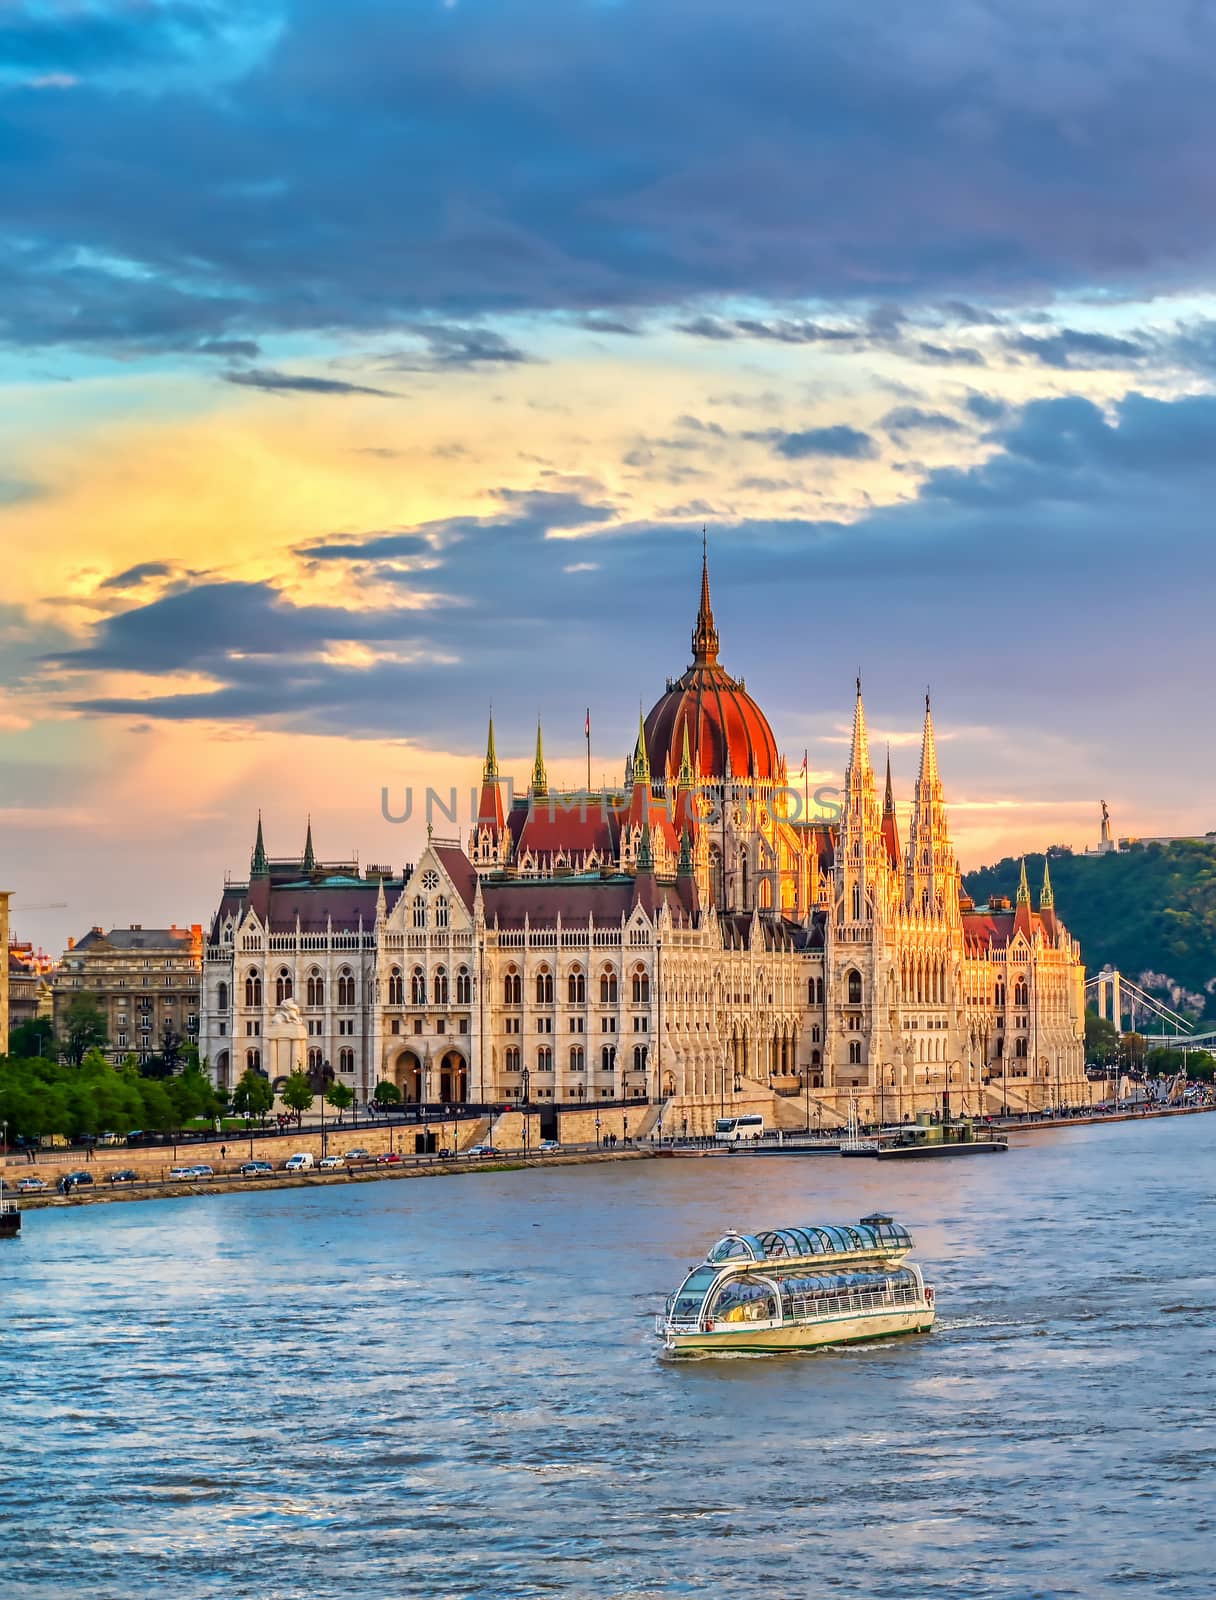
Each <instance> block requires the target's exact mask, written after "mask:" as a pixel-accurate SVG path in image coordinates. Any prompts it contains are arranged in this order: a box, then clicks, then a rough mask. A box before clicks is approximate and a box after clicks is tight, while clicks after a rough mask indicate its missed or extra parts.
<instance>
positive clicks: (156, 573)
mask: <svg viewBox="0 0 1216 1600" xmlns="http://www.w3.org/2000/svg"><path fill="white" fill-rule="evenodd" d="M172 571H173V568H172V567H171V566H170V565H169V563H168V562H166V561H140V562H138V563H137V564H136V565H135V566H133V567H127V568H126V570H125V571H123V572H116V573H114V575H113V576H112V577H109V578H104V579H103V580H102V582H101V583H100V584H99V585H98V587H99V588H102V589H137V588H139V586H140V584H142V583H146V582H147V581H148V579H149V578H167V577H168V576H169V574H170V573H171V572H172Z"/></svg>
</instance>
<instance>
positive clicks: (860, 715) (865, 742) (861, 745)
mask: <svg viewBox="0 0 1216 1600" xmlns="http://www.w3.org/2000/svg"><path fill="white" fill-rule="evenodd" d="M849 771H850V772H851V773H852V775H853V777H854V778H860V777H861V775H862V774H863V773H868V772H869V771H870V738H869V735H868V734H867V733H866V708H865V703H864V702H863V700H862V698H861V674H860V673H858V674H857V703H856V705H854V707H853V744H852V748H851V749H850V751H849Z"/></svg>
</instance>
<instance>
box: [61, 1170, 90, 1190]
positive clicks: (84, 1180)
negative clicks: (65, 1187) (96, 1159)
mask: <svg viewBox="0 0 1216 1600" xmlns="http://www.w3.org/2000/svg"><path fill="white" fill-rule="evenodd" d="M67 1176H68V1180H69V1182H71V1183H72V1184H73V1185H74V1186H75V1187H76V1188H77V1189H91V1188H92V1187H93V1174H92V1173H91V1172H69V1173H68V1175H67Z"/></svg>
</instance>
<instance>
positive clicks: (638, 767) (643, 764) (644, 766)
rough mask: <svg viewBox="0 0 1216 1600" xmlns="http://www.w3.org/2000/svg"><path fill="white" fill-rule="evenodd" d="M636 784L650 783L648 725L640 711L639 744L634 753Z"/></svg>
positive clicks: (634, 777)
mask: <svg viewBox="0 0 1216 1600" xmlns="http://www.w3.org/2000/svg"><path fill="white" fill-rule="evenodd" d="M633 781H634V783H649V782H650V761H649V759H648V757H647V755H646V723H645V721H644V719H643V717H642V713H641V710H640V709H639V710H638V742H637V744H636V745H635V746H634V751H633Z"/></svg>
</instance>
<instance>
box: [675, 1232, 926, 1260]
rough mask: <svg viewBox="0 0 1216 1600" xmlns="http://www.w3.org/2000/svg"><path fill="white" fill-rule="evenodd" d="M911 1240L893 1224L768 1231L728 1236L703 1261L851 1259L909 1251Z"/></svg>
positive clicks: (720, 1240)
mask: <svg viewBox="0 0 1216 1600" xmlns="http://www.w3.org/2000/svg"><path fill="white" fill-rule="evenodd" d="M911 1248H912V1236H911V1234H910V1233H909V1232H908V1230H907V1229H906V1228H903V1227H901V1226H900V1225H899V1223H897V1222H882V1223H877V1224H875V1223H865V1222H859V1223H856V1224H850V1223H845V1224H823V1225H819V1224H816V1225H815V1226H812V1227H801V1228H769V1229H767V1230H766V1231H765V1232H764V1233H728V1234H727V1235H726V1237H725V1238H723V1239H719V1240H718V1242H717V1244H715V1245H714V1247H713V1249H712V1250H710V1252H709V1254H708V1256H707V1257H706V1260H707V1261H711V1262H713V1263H714V1264H715V1265H719V1266H720V1265H723V1264H724V1263H726V1262H728V1261H780V1260H783V1259H785V1258H788V1257H790V1256H834V1255H852V1254H854V1253H856V1252H857V1251H861V1250H875V1251H878V1250H882V1251H886V1250H910V1249H911Z"/></svg>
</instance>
